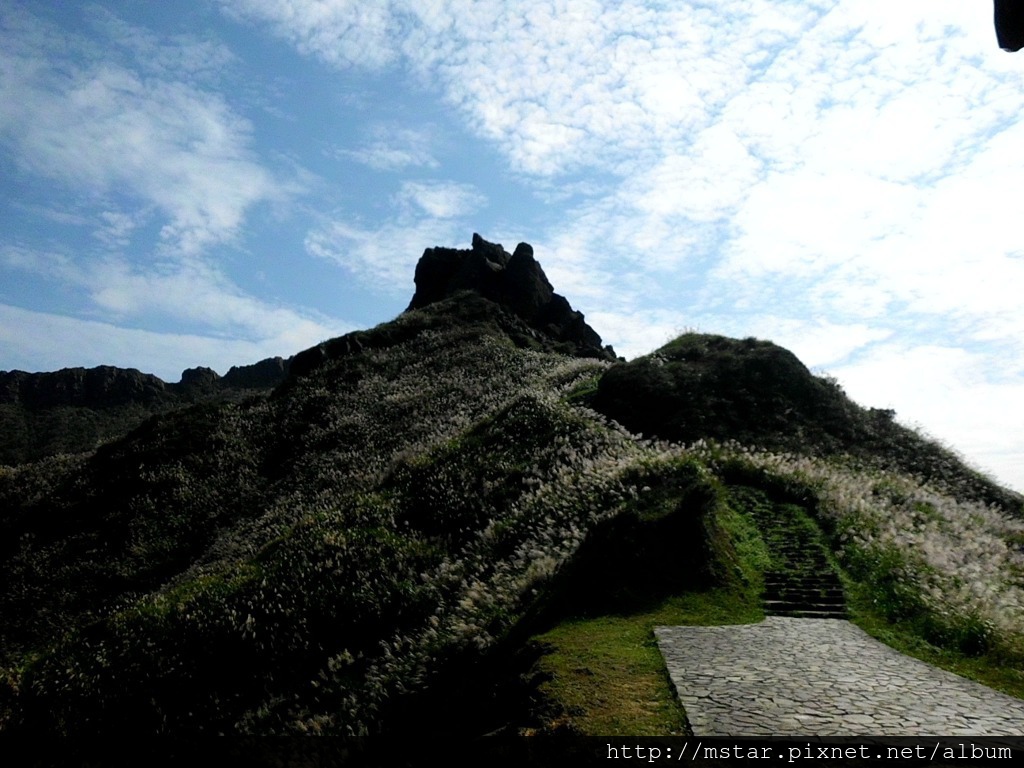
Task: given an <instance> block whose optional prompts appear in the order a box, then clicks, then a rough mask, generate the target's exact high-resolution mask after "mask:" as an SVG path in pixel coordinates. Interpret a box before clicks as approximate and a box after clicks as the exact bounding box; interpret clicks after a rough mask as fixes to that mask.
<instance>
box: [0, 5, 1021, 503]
mask: <svg viewBox="0 0 1024 768" xmlns="http://www.w3.org/2000/svg"><path fill="white" fill-rule="evenodd" d="M1022 71H1024V53H1021V54H1017V55H1014V54H1009V53H1005V52H1003V51H1001V50H999V47H998V45H997V43H996V39H995V33H994V30H993V26H992V8H991V5H990V4H989V3H987V2H977V0H974V1H972V2H963V0H900V2H899V3H893V2H891V1H890V0H852V1H848V0H799V2H796V1H795V0H672V1H671V2H668V1H664V2H661V1H656V0H646V1H645V2H644V1H640V0H614V2H612V0H607V1H606V2H601V1H600V0H517V2H515V3H509V2H506V1H505V0H415V1H413V0H196V1H195V2H190V3H150V2H141V1H140V0H121V2H103V1H102V0H101V1H100V2H61V3H48V2H24V1H23V0H6V2H4V3H3V4H2V5H0V370H14V369H20V370H27V371H46V370H57V369H60V368H64V367H71V366H85V367H91V366H95V365H103V364H107V365H117V366H121V367H129V368H138V369H140V370H143V371H146V372H150V373H155V374H156V375H158V376H160V377H161V378H163V379H165V380H166V381H177V380H178V379H179V378H180V375H181V371H182V370H183V369H184V368H188V367H193V366H197V365H204V366H209V367H211V368H213V369H215V370H217V371H218V372H220V373H221V374H223V373H225V372H226V371H227V369H228V368H229V367H230V366H232V365H236V364H247V363H252V362H255V361H257V360H260V359H262V358H265V357H269V356H274V355H280V356H283V357H287V356H290V355H292V354H294V353H296V352H298V351H300V350H301V349H304V348H306V347H309V346H311V345H313V344H315V343H317V342H318V341H321V340H323V339H326V338H330V337H333V336H337V335H340V334H342V333H346V332H348V331H351V330H355V329H359V328H368V327H372V326H373V325H376V324H377V323H380V322H384V321H387V320H390V319H392V318H394V317H395V316H396V315H397V314H399V313H400V312H401V311H403V310H404V309H405V307H406V306H407V305H408V302H409V300H410V298H411V296H412V293H413V290H414V284H413V273H414V268H415V264H416V261H417V260H418V258H419V257H420V255H422V253H423V250H424V249H425V248H428V247H432V246H437V245H443V246H449V247H464V248H468V247H469V244H470V240H471V237H472V234H473V233H474V232H479V233H480V234H481V235H482V236H483V237H484V238H485V239H487V240H490V241H492V242H500V243H502V244H504V245H505V247H506V249H507V250H510V251H511V250H512V249H514V247H515V245H516V244H517V243H519V242H520V241H525V242H529V243H531V244H532V245H533V246H534V251H535V255H536V257H537V259H538V261H539V262H540V263H541V265H542V267H543V268H544V270H545V272H546V273H547V275H548V277H549V279H550V280H551V282H552V284H553V285H554V287H555V290H556V291H558V292H559V293H562V294H563V295H565V296H566V297H567V298H568V299H569V301H570V303H571V304H572V305H573V306H574V307H575V308H576V309H579V310H581V311H582V312H584V314H585V315H586V319H587V321H588V322H589V323H590V325H591V326H593V328H594V329H595V330H596V331H597V332H598V333H599V334H600V335H601V336H602V337H603V339H604V341H605V343H610V344H612V345H614V347H615V349H616V351H617V352H618V353H619V354H620V355H623V356H625V357H627V358H632V357H635V356H638V355H642V354H645V353H647V352H650V351H652V350H653V349H655V348H657V347H659V346H661V345H662V344H664V343H665V342H666V341H668V340H669V339H671V338H673V337H675V336H676V335H678V334H680V333H682V332H684V331H689V330H697V331H701V332H705V333H718V334H723V335H728V336H736V337H746V336H755V337H758V338H762V339H770V340H772V341H774V342H776V343H778V344H781V345H782V346H785V347H787V348H788V349H790V350H792V351H793V352H794V353H795V354H796V355H797V356H798V357H799V358H800V359H801V360H802V361H803V362H804V363H805V364H806V365H807V366H808V367H809V368H811V370H812V371H814V372H815V373H817V374H827V375H831V376H834V377H836V378H837V379H838V380H839V382H840V383H841V385H842V386H843V387H844V388H845V390H846V391H847V393H848V394H849V395H850V396H851V397H853V398H854V399H855V400H856V401H857V402H859V403H861V404H862V405H865V406H869V407H878V408H892V409H895V411H896V416H897V419H898V420H899V421H901V422H902V423H904V424H907V425H910V426H914V427H916V428H918V429H920V430H921V431H923V432H924V433H925V434H927V435H929V436H931V437H933V438H935V439H938V440H940V441H942V442H943V443H944V444H946V445H948V446H950V447H952V448H953V449H955V450H956V451H958V452H959V453H960V454H961V455H963V456H964V457H965V458H966V459H967V460H968V461H969V463H971V464H972V465H973V466H975V467H976V468H979V469H981V470H982V471H985V472H987V473H989V474H991V475H992V476H994V477H995V478H996V479H998V480H1000V481H1001V482H1003V483H1004V484H1008V485H1010V486H1011V487H1014V488H1016V489H1018V490H1022V489H1024V311H1022V308H1021V307H1022V302H1021V300H1020V296H1021V291H1022V288H1024V238H1022V230H1021V222H1022V221H1024V210H1022V209H1024V197H1022V195H1021V193H1020V188H1019V184H1020V183H1021V180H1022V178H1024V76H1022Z"/></svg>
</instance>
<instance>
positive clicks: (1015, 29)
mask: <svg viewBox="0 0 1024 768" xmlns="http://www.w3.org/2000/svg"><path fill="white" fill-rule="evenodd" d="M995 6H996V7H995V22H996V38H997V39H998V40H999V47H1000V48H1002V49H1003V50H1004V51H1010V52H1013V51H1019V50H1020V49H1021V48H1024V0H995Z"/></svg>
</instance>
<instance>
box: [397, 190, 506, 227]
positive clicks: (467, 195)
mask: <svg viewBox="0 0 1024 768" xmlns="http://www.w3.org/2000/svg"><path fill="white" fill-rule="evenodd" d="M398 199H399V201H401V202H403V203H406V204H410V203H411V204H413V205H415V206H416V207H417V208H419V209H421V210H422V211H423V212H424V213H426V214H427V215H428V216H433V217H434V218H438V219H450V218H454V217H456V216H464V215H466V214H469V213H473V212H474V211H476V210H477V209H478V208H480V207H481V206H483V205H484V204H485V203H486V202H487V198H486V197H484V196H483V195H482V194H481V193H480V192H479V190H477V189H476V187H474V186H473V185H471V184H460V183H458V182H454V181H405V182H402V188H401V190H400V191H399V193H398Z"/></svg>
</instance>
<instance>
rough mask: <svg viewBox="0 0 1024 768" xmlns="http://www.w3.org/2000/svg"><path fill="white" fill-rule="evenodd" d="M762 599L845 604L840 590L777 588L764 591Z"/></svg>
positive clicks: (844, 598)
mask: <svg viewBox="0 0 1024 768" xmlns="http://www.w3.org/2000/svg"><path fill="white" fill-rule="evenodd" d="M764 599H765V600H766V601H767V600H788V601H791V602H793V601H801V600H803V601H817V602H829V603H842V604H844V605H845V604H846V597H845V596H844V595H843V593H842V592H823V593H822V592H819V591H817V590H792V589H791V590H777V591H769V592H765V594H764Z"/></svg>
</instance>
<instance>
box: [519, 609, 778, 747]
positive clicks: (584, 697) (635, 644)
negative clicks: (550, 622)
mask: <svg viewBox="0 0 1024 768" xmlns="http://www.w3.org/2000/svg"><path fill="white" fill-rule="evenodd" d="M763 618H764V614H763V613H762V611H761V606H760V601H759V600H758V597H757V594H756V593H755V591H754V590H752V589H747V590H742V589H740V590H737V589H731V590H725V589H713V590H709V591H706V592H690V593H685V594H682V595H678V596H674V597H669V598H667V599H665V600H664V601H663V602H662V603H661V604H660V605H658V606H656V607H655V608H652V609H650V610H646V611H643V612H639V613H635V614H631V615H627V616H623V615H617V616H597V617H593V618H586V619H570V620H567V621H564V622H562V623H561V624H559V625H558V626H556V627H554V628H553V629H551V630H549V631H547V632H545V633H543V634H541V635H539V636H537V637H536V638H535V639H536V640H537V641H538V642H540V643H542V644H543V645H544V647H545V649H546V651H547V652H546V653H545V655H544V656H542V657H541V659H540V660H539V661H538V665H537V666H538V671H540V672H541V673H543V674H545V675H546V676H548V677H549V679H548V681H547V682H545V683H543V684H542V685H541V690H540V692H541V694H542V695H543V697H544V699H545V704H546V707H545V709H546V711H547V713H548V714H547V717H546V722H545V723H544V726H545V728H546V729H557V728H569V729H571V730H573V731H576V732H579V733H583V734H587V735H602V736H610V735H630V736H666V735H683V734H686V733H687V732H688V726H687V722H686V714H685V712H684V710H683V708H682V706H681V705H680V704H679V702H678V701H677V700H676V698H675V694H674V693H673V690H672V684H671V682H670V681H669V677H668V672H667V671H666V670H665V662H664V659H662V656H661V652H660V651H659V650H658V646H657V643H656V641H655V638H654V627H656V626H662V625H665V626H674V625H690V626H694V625H709V624H750V623H754V622H757V621H760V620H761V619H763Z"/></svg>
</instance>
